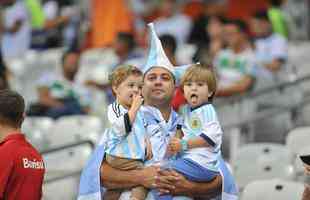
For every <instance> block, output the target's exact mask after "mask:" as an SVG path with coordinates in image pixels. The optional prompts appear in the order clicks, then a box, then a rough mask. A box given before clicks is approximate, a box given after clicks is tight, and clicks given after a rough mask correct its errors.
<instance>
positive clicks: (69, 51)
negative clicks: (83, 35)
mask: <svg viewBox="0 0 310 200" xmlns="http://www.w3.org/2000/svg"><path fill="white" fill-rule="evenodd" d="M70 54H77V55H79V54H80V52H79V51H78V50H76V49H72V50H67V51H65V52H64V53H63V54H62V57H61V65H62V66H63V65H64V63H65V61H66V58H67V57H68V56H69V55H70Z"/></svg>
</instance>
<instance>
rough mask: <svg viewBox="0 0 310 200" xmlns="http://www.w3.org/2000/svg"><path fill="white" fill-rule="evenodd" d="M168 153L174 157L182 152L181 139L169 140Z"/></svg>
mask: <svg viewBox="0 0 310 200" xmlns="http://www.w3.org/2000/svg"><path fill="white" fill-rule="evenodd" d="M168 150H169V153H171V154H172V155H175V154H177V153H179V152H181V151H182V143H181V139H179V138H176V137H173V138H171V140H170V143H169V147H168Z"/></svg>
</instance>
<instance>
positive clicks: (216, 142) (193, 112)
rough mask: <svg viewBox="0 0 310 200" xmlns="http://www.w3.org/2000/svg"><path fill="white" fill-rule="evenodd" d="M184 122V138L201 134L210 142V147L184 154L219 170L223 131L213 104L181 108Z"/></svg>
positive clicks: (205, 165) (207, 166)
mask: <svg viewBox="0 0 310 200" xmlns="http://www.w3.org/2000/svg"><path fill="white" fill-rule="evenodd" d="M181 112H182V116H183V120H184V122H183V123H184V124H183V127H182V131H183V132H184V137H183V139H184V140H189V139H191V138H193V137H197V136H200V137H202V138H203V139H205V140H206V142H208V144H209V145H210V147H199V148H193V149H189V150H188V151H185V152H184V153H183V155H182V157H183V158H188V159H190V160H192V161H194V162H196V163H198V164H199V165H201V166H202V167H205V168H207V169H210V170H213V171H218V164H219V163H218V158H219V156H220V155H221V144H222V135H223V131H222V129H221V126H220V123H219V121H218V119H217V114H216V112H215V109H214V107H213V105H212V104H203V105H201V106H199V107H196V108H194V109H192V108H190V106H189V105H186V106H184V107H183V108H182V110H181Z"/></svg>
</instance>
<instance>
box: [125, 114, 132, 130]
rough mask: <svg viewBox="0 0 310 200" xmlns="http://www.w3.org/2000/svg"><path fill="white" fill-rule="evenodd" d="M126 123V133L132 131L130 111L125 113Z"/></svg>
mask: <svg viewBox="0 0 310 200" xmlns="http://www.w3.org/2000/svg"><path fill="white" fill-rule="evenodd" d="M124 124H125V130H126V134H128V133H130V132H131V124H130V119H129V115H128V113H126V114H125V115H124Z"/></svg>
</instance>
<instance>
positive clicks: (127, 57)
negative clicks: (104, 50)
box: [86, 32, 144, 102]
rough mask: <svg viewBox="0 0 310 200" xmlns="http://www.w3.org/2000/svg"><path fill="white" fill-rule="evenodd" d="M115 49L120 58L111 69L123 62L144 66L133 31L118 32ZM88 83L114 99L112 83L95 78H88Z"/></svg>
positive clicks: (109, 99) (110, 99) (111, 99)
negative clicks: (97, 80)
mask: <svg viewBox="0 0 310 200" xmlns="http://www.w3.org/2000/svg"><path fill="white" fill-rule="evenodd" d="M113 50H114V52H115V54H116V56H117V58H118V60H117V62H116V63H114V64H113V66H112V69H111V70H113V69H114V68H115V67H117V66H119V65H123V64H131V65H134V66H137V67H142V65H143V64H144V55H143V53H142V52H140V51H139V50H138V49H137V48H136V42H135V40H134V37H133V35H132V34H131V33H123V32H120V33H118V34H117V39H116V41H115V42H114V44H113ZM86 85H88V86H93V87H96V88H99V89H102V90H105V92H106V95H107V98H108V101H109V102H113V101H114V96H113V95H112V91H111V87H110V84H101V83H98V82H96V81H94V80H87V81H86Z"/></svg>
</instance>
